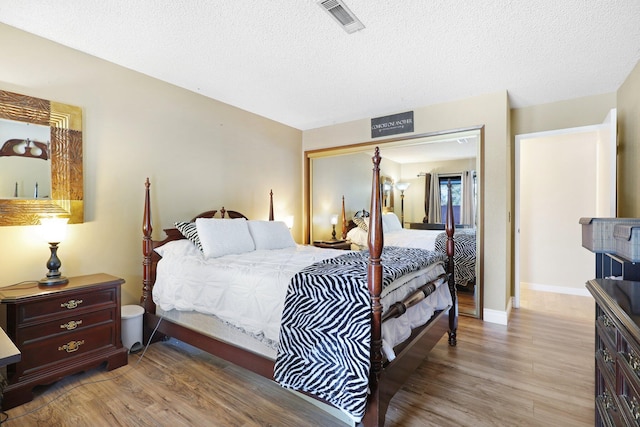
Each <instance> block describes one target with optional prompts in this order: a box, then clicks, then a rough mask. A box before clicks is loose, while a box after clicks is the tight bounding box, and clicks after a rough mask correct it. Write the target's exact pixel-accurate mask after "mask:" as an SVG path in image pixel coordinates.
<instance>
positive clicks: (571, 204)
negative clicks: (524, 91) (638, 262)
mask: <svg viewBox="0 0 640 427" xmlns="http://www.w3.org/2000/svg"><path fill="white" fill-rule="evenodd" d="M615 127H616V111H615V109H614V110H611V112H610V113H609V115H608V116H607V118H606V119H605V121H604V123H602V124H599V125H594V126H583V127H578V128H571V129H562V130H556V131H549V132H538V133H532V134H525V135H518V136H516V138H515V233H514V235H515V241H514V252H515V254H514V255H515V257H514V259H515V265H514V300H513V306H514V308H518V307H519V306H520V287H521V286H528V287H530V288H532V289H535V290H541V291H546V292H557V293H568V294H575V295H588V293H587V291H586V289H585V288H584V283H585V282H586V280H588V279H590V278H593V276H594V274H595V267H594V266H595V262H594V260H595V258H594V255H593V254H592V253H590V252H588V251H587V250H586V249H584V248H582V245H581V228H580V225H579V223H578V221H579V218H580V217H614V216H615V211H616V209H615V206H616V198H615V194H616V190H615V188H616V166H615V165H616V163H615V162H616V158H615V150H616V135H615Z"/></svg>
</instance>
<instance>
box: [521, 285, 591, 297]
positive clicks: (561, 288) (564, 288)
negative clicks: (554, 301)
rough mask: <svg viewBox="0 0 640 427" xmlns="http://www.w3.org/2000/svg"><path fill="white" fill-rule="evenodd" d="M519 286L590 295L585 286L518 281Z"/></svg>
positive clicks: (559, 292)
mask: <svg viewBox="0 0 640 427" xmlns="http://www.w3.org/2000/svg"><path fill="white" fill-rule="evenodd" d="M520 288H521V289H530V290H532V291H541V292H552V293H556V294H568V295H579V296H584V297H588V296H591V294H590V293H589V291H588V290H587V288H586V287H582V288H572V287H568V286H553V285H541V284H539V283H527V282H520Z"/></svg>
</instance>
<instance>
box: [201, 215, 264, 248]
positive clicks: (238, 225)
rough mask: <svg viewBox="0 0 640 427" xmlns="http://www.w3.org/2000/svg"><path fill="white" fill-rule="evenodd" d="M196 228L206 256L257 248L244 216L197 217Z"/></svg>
mask: <svg viewBox="0 0 640 427" xmlns="http://www.w3.org/2000/svg"><path fill="white" fill-rule="evenodd" d="M196 229H197V230H198V236H199V238H200V243H201V244H202V253H204V256H205V257H206V258H218V257H221V256H224V255H230V254H243V253H245V252H251V251H253V250H255V248H256V246H255V244H254V243H253V239H252V238H251V233H249V227H248V226H247V220H246V219H244V218H236V219H219V218H197V219H196Z"/></svg>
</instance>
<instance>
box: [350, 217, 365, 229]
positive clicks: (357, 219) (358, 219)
mask: <svg viewBox="0 0 640 427" xmlns="http://www.w3.org/2000/svg"><path fill="white" fill-rule="evenodd" d="M353 223H354V224H355V225H357V226H358V228H362V229H363V230H364V231H366V232H369V218H361V217H355V218H353Z"/></svg>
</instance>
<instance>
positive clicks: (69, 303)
mask: <svg viewBox="0 0 640 427" xmlns="http://www.w3.org/2000/svg"><path fill="white" fill-rule="evenodd" d="M80 304H82V300H81V299H70V300H69V301H67V302H63V303H62V304H60V307H66V308H67V309H69V310H71V309H73V308H76V307H78V306H79V305H80Z"/></svg>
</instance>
